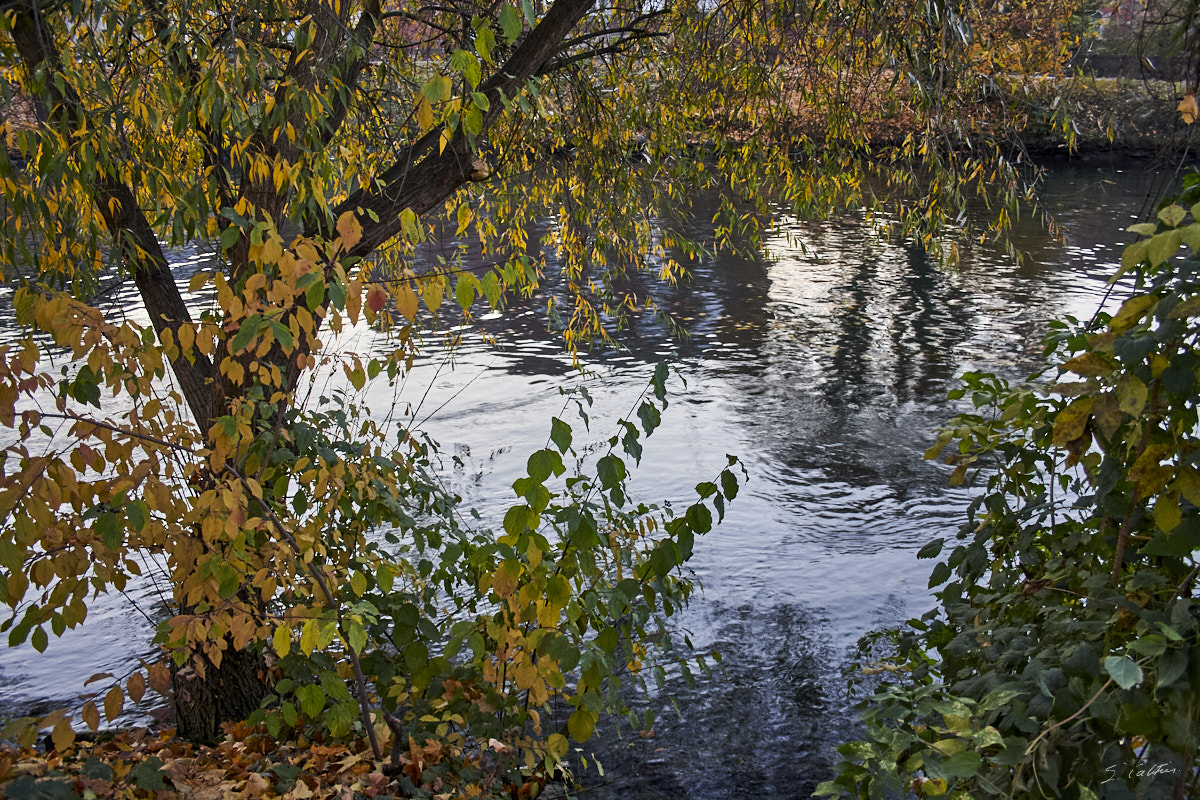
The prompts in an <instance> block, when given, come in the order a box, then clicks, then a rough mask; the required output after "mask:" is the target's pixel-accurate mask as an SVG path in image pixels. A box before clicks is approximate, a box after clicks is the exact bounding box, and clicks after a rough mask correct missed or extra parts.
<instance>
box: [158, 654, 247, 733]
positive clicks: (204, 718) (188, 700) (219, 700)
mask: <svg viewBox="0 0 1200 800" xmlns="http://www.w3.org/2000/svg"><path fill="white" fill-rule="evenodd" d="M270 685H271V684H270V681H269V679H268V675H267V665H266V662H265V661H263V658H262V654H261V653H259V652H258V651H257V650H255V649H254V648H252V647H251V648H247V649H245V650H234V649H233V648H232V647H231V648H229V649H228V650H226V651H225V655H224V657H223V658H222V659H221V666H220V667H213V666H212V665H211V664H209V665H207V668H206V669H205V671H204V675H203V676H201V675H200V674H199V673H198V672H197V671H196V669H195V668H194V667H192V666H190V665H189V666H185V667H183V668H181V669H176V670H173V674H172V675H171V689H172V694H173V695H174V697H173V701H174V702H173V703H172V706H173V711H174V712H175V726H176V729H177V730H178V732H179V735H180V736H183V737H184V738H186V739H191V740H193V741H197V742H206V743H213V742H216V741H217V740H218V739H219V738H220V736H221V723H223V722H233V721H237V720H243V719H245V718H246V717H248V716H250V715H251V714H253V713H254V711H255V710H256V709H257V708H258V707H259V704H261V703H262V699H263V698H264V697H266V696H267V692H268V691H269V687H270Z"/></svg>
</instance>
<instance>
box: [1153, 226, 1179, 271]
mask: <svg viewBox="0 0 1200 800" xmlns="http://www.w3.org/2000/svg"><path fill="white" fill-rule="evenodd" d="M1181 244H1183V234H1182V233H1180V232H1179V231H1178V230H1170V231H1164V232H1163V233H1158V234H1155V235H1154V236H1153V237H1151V238H1150V240H1149V244H1148V245H1147V248H1146V255H1147V256H1149V258H1150V263H1151V265H1154V266H1157V265H1159V264H1165V263H1166V262H1167V261H1169V260H1170V259H1172V258H1174V256H1175V253H1177V252H1178V251H1179V245H1181Z"/></svg>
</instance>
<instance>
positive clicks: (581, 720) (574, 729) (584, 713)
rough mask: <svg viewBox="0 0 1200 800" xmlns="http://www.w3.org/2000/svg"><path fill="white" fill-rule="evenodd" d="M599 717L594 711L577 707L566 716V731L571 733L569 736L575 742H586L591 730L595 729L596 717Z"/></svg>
mask: <svg viewBox="0 0 1200 800" xmlns="http://www.w3.org/2000/svg"><path fill="white" fill-rule="evenodd" d="M598 717H599V714H597V713H596V712H595V711H588V710H586V709H583V708H577V709H575V711H574V712H573V713H572V714H571V716H570V717H568V718H567V732H568V733H570V734H571V738H572V739H574V740H575V741H577V742H580V743H583V742H586V741H587V740H588V739H590V738H591V736H592V731H594V730H596V719H597V718H598Z"/></svg>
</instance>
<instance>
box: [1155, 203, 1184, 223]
mask: <svg viewBox="0 0 1200 800" xmlns="http://www.w3.org/2000/svg"><path fill="white" fill-rule="evenodd" d="M1158 218H1159V219H1160V220H1162V222H1163V224H1164V225H1167V226H1169V227H1172V228H1177V227H1179V223H1181V222H1183V221H1184V220H1185V219H1186V218H1187V209H1186V208H1184V207H1183V206H1177V205H1169V206H1167V207H1166V208H1162V209H1159V212H1158Z"/></svg>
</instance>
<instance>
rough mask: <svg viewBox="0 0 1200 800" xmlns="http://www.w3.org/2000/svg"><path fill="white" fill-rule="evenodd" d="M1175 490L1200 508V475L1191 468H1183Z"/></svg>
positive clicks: (1180, 470)
mask: <svg viewBox="0 0 1200 800" xmlns="http://www.w3.org/2000/svg"><path fill="white" fill-rule="evenodd" d="M1174 488H1175V489H1176V490H1177V491H1178V492H1179V493H1180V494H1182V495H1183V496H1184V497H1186V498H1187V501H1188V502H1189V503H1191V504H1192V505H1194V506H1200V473H1197V472H1196V470H1194V469H1192V468H1191V467H1181V468H1180V469H1179V477H1177V478H1176V479H1175V485H1174Z"/></svg>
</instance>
